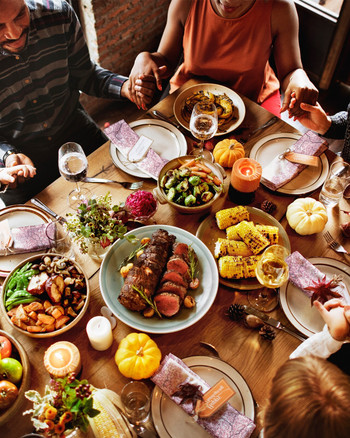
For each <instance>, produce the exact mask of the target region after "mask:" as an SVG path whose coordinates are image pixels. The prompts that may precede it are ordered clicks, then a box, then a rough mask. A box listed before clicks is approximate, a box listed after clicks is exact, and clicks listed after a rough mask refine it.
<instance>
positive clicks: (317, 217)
mask: <svg viewBox="0 0 350 438" xmlns="http://www.w3.org/2000/svg"><path fill="white" fill-rule="evenodd" d="M286 217H287V220H288V223H289V225H290V226H291V227H292V228H293V229H294V230H295V231H296V232H297V233H298V234H301V235H303V236H305V235H308V234H314V233H320V232H321V231H322V230H323V229H324V227H325V225H326V223H327V221H328V216H327V210H326V208H325V206H324V205H323V204H321V202H319V201H316V200H315V199H313V198H299V199H296V200H295V201H294V202H292V203H291V204H290V205H289V206H288V208H287V213H286Z"/></svg>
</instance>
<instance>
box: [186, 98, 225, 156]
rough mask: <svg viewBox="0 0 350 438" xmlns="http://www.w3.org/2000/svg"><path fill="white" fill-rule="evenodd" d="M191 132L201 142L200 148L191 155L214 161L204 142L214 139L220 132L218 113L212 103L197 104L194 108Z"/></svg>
mask: <svg viewBox="0 0 350 438" xmlns="http://www.w3.org/2000/svg"><path fill="white" fill-rule="evenodd" d="M190 130H191V133H192V135H193V136H194V137H196V138H198V140H200V143H199V146H198V147H196V148H195V149H193V150H192V151H191V155H195V156H202V157H204V158H207V159H209V160H210V161H213V154H212V153H211V152H210V151H208V150H205V149H204V141H205V140H209V139H211V138H212V137H214V135H215V133H216V131H217V130H218V112H217V109H216V106H215V105H214V104H213V103H211V102H206V101H203V102H197V103H196V104H195V106H194V107H193V110H192V114H191V119H190Z"/></svg>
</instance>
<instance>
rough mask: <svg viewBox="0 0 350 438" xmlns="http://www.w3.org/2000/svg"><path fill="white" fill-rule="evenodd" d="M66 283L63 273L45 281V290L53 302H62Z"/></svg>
mask: <svg viewBox="0 0 350 438" xmlns="http://www.w3.org/2000/svg"><path fill="white" fill-rule="evenodd" d="M64 288H65V283H64V279H63V277H62V275H53V276H51V277H49V278H48V279H47V280H46V282H45V290H46V292H47V294H48V296H49V297H50V299H51V301H52V302H53V303H56V304H58V303H60V302H61V298H62V294H63V292H64Z"/></svg>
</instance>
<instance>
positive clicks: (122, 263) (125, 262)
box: [118, 242, 148, 271]
mask: <svg viewBox="0 0 350 438" xmlns="http://www.w3.org/2000/svg"><path fill="white" fill-rule="evenodd" d="M147 245H148V242H147V243H143V244H142V245H139V246H138V247H137V248H135V249H134V250H133V251H131V253H130V254H129V255H128V256H127V257H125V259H124V260H123V261H122V262H121V264H120V265H119V267H118V271H120V270H121V268H122V267H123V266H126V265H127V264H128V263H129V262H130V261H131V260H132V259H133V258H134V257H135V256H136V254H137V253H138V252H139V251H141V250H143V249H144V248H145V247H146V246H147Z"/></svg>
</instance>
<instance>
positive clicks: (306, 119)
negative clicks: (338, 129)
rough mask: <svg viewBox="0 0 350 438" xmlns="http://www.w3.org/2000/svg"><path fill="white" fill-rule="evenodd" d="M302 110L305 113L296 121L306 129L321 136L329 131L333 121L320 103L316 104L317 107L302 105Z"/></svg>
mask: <svg viewBox="0 0 350 438" xmlns="http://www.w3.org/2000/svg"><path fill="white" fill-rule="evenodd" d="M300 108H301V109H302V110H304V113H303V114H302V115H301V116H299V117H297V118H296V119H297V120H298V121H299V122H300V123H301V124H302V125H303V126H305V128H308V129H312V130H313V131H315V132H317V133H318V134H321V135H322V134H325V133H326V132H327V131H328V129H329V128H330V126H331V124H332V121H331V119H330V118H329V116H327V114H326V113H325V111H324V110H323V108H322V107H321V105H320V104H319V103H318V102H316V105H309V104H308V103H301V104H300Z"/></svg>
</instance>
